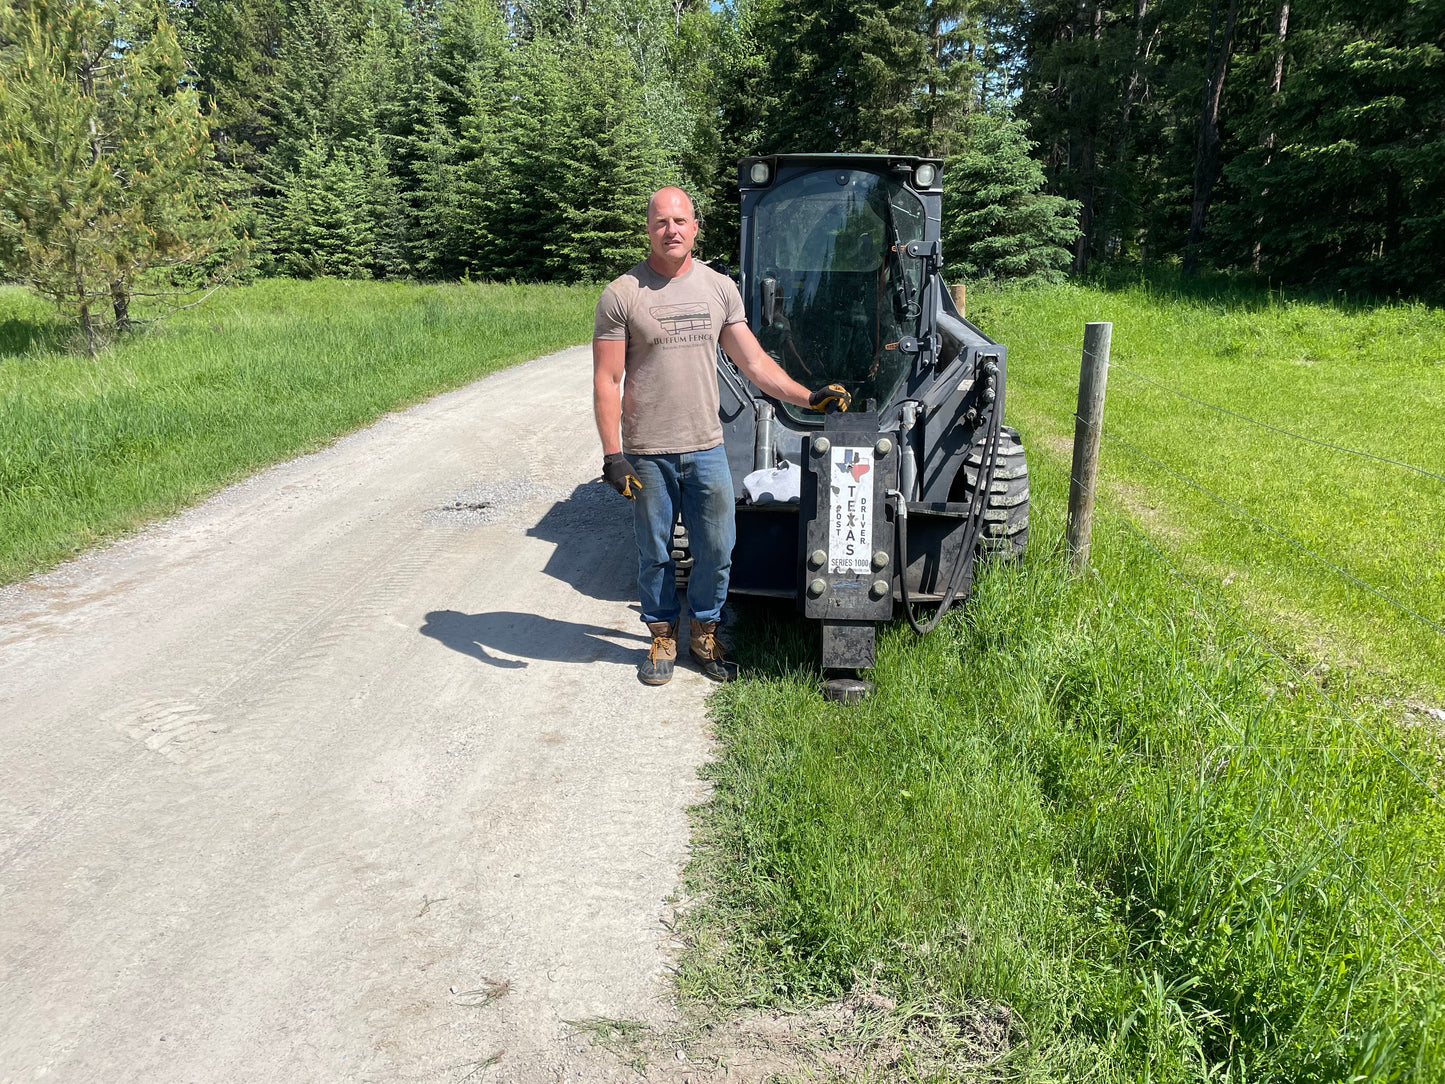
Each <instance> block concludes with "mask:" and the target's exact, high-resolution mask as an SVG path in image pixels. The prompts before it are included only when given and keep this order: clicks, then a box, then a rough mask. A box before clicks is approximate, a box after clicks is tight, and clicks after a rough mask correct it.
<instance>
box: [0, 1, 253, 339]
mask: <svg viewBox="0 0 1445 1084" xmlns="http://www.w3.org/2000/svg"><path fill="white" fill-rule="evenodd" d="M0 40H4V41H7V42H9V43H10V47H9V48H8V49H6V50H5V51H4V54H3V63H4V68H3V70H0V206H3V212H0V230H3V231H4V232H5V233H6V234H7V235H8V236H7V240H6V241H5V242H4V243H3V245H0V248H3V249H4V250H5V251H6V252H7V253H8V254H9V257H10V259H11V260H12V261H13V263H12V265H11V268H10V270H11V271H12V273H14V274H17V275H18V276H20V277H21V278H23V279H24V280H25V281H26V282H27V283H28V284H29V285H30V286H31V288H32V289H34V290H35V291H36V292H37V293H39V294H41V295H42V296H44V297H46V298H48V299H50V300H51V301H52V302H54V303H55V304H56V305H57V306H58V307H59V308H60V309H61V310H62V311H63V312H66V313H68V314H70V315H72V316H73V317H74V318H75V319H76V320H77V322H78V324H79V327H80V331H81V334H82V336H83V339H84V343H85V347H86V349H87V351H88V352H90V353H91V354H94V353H95V351H96V350H97V349H98V348H99V346H100V343H101V341H102V339H103V335H104V333H105V331H106V330H108V329H110V328H114V329H118V330H122V331H124V330H127V329H128V328H129V327H130V324H131V320H132V318H133V317H132V313H131V308H130V306H131V301H132V299H133V298H134V297H135V296H136V294H137V291H140V292H141V293H142V294H144V295H145V297H146V298H147V300H150V299H154V298H167V297H175V296H176V295H177V294H178V293H181V292H184V291H185V290H186V289H187V288H188V286H189V285H194V284H195V283H196V282H197V281H198V280H205V279H208V278H214V277H216V276H224V275H225V274H227V273H229V271H231V270H232V269H233V268H234V266H235V265H236V264H237V262H238V261H239V260H240V259H242V258H243V256H244V248H243V246H238V245H236V243H235V241H234V238H233V237H232V236H231V234H230V218H229V215H228V214H227V212H226V210H225V208H224V206H222V205H220V204H219V202H218V200H217V199H216V195H215V189H214V185H213V184H212V178H211V177H210V175H209V170H208V167H209V164H210V162H211V159H212V154H213V148H212V146H211V143H210V139H209V130H208V125H207V118H206V117H205V116H204V115H202V114H201V112H200V110H199V108H198V104H197V100H196V95H195V92H194V91H192V90H189V89H186V88H184V87H183V86H182V83H181V76H182V73H183V71H184V65H183V62H182V59H181V54H180V48H179V45H178V43H177V40H176V35H175V33H174V31H173V30H172V28H171V26H170V24H169V22H168V21H167V20H166V18H165V15H164V13H163V12H161V11H160V10H159V9H154V8H146V7H144V6H139V7H137V8H135V9H132V11H131V12H130V13H127V14H125V15H122V12H121V10H120V9H119V8H118V7H117V6H115V5H113V4H111V3H108V2H99V0H86V2H67V0H59V2H56V3H47V2H46V0H36V2H34V3H30V4H28V5H26V6H25V7H23V8H17V7H6V8H4V9H3V12H0ZM203 264H208V266H206V267H203V266H202V265H203ZM106 309H109V311H110V314H111V315H110V316H109V317H107V316H106V315H105V310H106Z"/></svg>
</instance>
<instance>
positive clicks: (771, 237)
mask: <svg viewBox="0 0 1445 1084" xmlns="http://www.w3.org/2000/svg"><path fill="white" fill-rule="evenodd" d="M940 165H941V164H940V163H938V162H936V161H933V160H930V159H920V158H912V157H906V158H905V157H896V156H891V155H774V156H770V157H766V158H749V159H744V160H743V161H742V162H741V163H739V188H740V192H741V196H742V237H741V246H740V247H741V253H740V254H741V270H742V275H741V279H742V290H743V297H744V300H745V302H746V307H747V311H748V317H749V323H750V326H751V327H752V330H753V333H754V334H755V335H756V336H757V338H758V341H759V342H760V343H761V344H762V346H763V348H764V349H765V350H766V351H767V352H768V353H769V354H770V355H771V356H772V357H773V358H774V359H775V360H776V361H777V362H778V364H779V365H781V366H782V368H783V369H784V370H785V371H786V372H787V373H788V375H789V376H791V377H793V379H795V380H797V381H798V382H799V383H801V384H804V385H806V386H808V387H819V386H821V385H824V384H832V383H838V384H842V385H843V386H844V387H846V388H847V389H848V390H849V392H851V393H852V395H853V399H854V401H855V402H857V403H859V404H860V405H861V404H863V403H866V402H867V401H868V400H870V399H871V400H874V401H875V402H877V403H878V404H879V406H880V407H883V406H884V405H886V404H888V403H890V402H891V401H893V400H894V398H895V397H896V396H897V395H898V393H899V391H900V388H902V386H903V384H904V381H905V379H906V377H907V376H908V375H909V372H910V370H911V369H912V368H913V367H914V366H915V364H916V363H917V362H918V360H919V356H918V355H919V346H918V344H919V343H923V344H930V345H931V344H932V342H933V335H934V328H933V327H932V326H931V325H932V320H931V318H930V317H931V314H932V312H933V310H934V308H935V307H936V304H935V303H934V299H932V298H930V297H929V296H928V291H929V290H930V289H933V288H936V287H934V286H933V284H932V282H931V276H929V275H928V274H927V261H926V259H920V258H919V256H918V253H919V252H920V251H921V250H923V251H926V250H927V249H928V247H929V244H930V242H932V243H934V244H936V242H937V238H938V234H939V212H940V204H941V195H942V189H941V184H940V181H939V173H940V168H939V167H940ZM925 349H926V347H925ZM782 409H783V410H784V411H785V412H786V413H787V415H788V418H789V421H790V422H792V423H793V424H795V425H800V426H805V427H816V426H818V425H820V424H821V419H820V418H819V417H818V415H816V414H812V413H810V412H808V411H803V410H799V409H798V408H796V407H793V406H790V405H787V404H783V405H782Z"/></svg>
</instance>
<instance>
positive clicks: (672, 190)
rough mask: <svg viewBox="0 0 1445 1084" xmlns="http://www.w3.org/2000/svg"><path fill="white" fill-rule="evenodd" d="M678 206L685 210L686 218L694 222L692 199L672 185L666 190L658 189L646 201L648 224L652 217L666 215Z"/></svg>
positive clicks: (695, 216)
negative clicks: (660, 214)
mask: <svg viewBox="0 0 1445 1084" xmlns="http://www.w3.org/2000/svg"><path fill="white" fill-rule="evenodd" d="M679 206H681V207H684V208H686V209H687V217H688V218H690V219H693V220H696V218H697V215H696V214H695V213H694V211H693V209H692V197H690V196H689V195H688V194H687V193H686V192H684V191H683V190H682V189H681V188H676V187H674V186H673V185H668V186H667V187H666V188H659V189H658V190H657V191H656V192H654V193H653V194H652V198H651V199H650V200H648V201H647V221H648V223H649V224H651V222H652V217H653V215H655V214H658V213H663V214H667V213H669V212H671V211H673V210H674V209H676V208H677V207H679Z"/></svg>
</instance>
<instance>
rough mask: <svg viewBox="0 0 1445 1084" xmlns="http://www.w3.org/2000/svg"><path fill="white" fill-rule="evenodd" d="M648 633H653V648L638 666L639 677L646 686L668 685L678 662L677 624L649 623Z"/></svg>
mask: <svg viewBox="0 0 1445 1084" xmlns="http://www.w3.org/2000/svg"><path fill="white" fill-rule="evenodd" d="M647 631H648V632H650V633H652V647H651V649H650V650H649V651H648V652H647V658H645V659H643V660H642V662H641V663H639V664H638V666H637V676H638V677H639V678H640V679H641V680H642V683H643V684H644V685H666V684H667V683H668V682H669V681H671V680H672V668H673V665H674V664H675V663H676V662H677V622H676V621H674V622H672V623H671V624H669V623H668V622H666V621H649V622H648V623H647Z"/></svg>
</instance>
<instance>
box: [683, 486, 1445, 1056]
mask: <svg viewBox="0 0 1445 1084" xmlns="http://www.w3.org/2000/svg"><path fill="white" fill-rule="evenodd" d="M1032 483H1033V500H1034V502H1035V509H1036V510H1035V512H1034V517H1035V518H1034V520H1033V531H1034V535H1033V541H1032V543H1031V546H1032V550H1031V552H1030V554H1029V555H1028V557H1027V558H1026V559H1025V560H1024V561H1023V562H1022V563H1021V564H1019V565H1016V566H1002V567H995V568H993V569H992V570H990V571H988V572H986V573H985V574H984V575H983V577H982V579H981V582H980V583H979V585H978V588H977V592H976V596H975V598H974V599H973V601H972V602H971V603H970V604H969V606H968V607H967V609H966V610H965V611H964V612H962V613H959V614H957V615H956V616H951V617H950V618H949V619H948V620H947V621H946V622H945V624H944V625H943V626H942V627H941V628H940V629H939V630H938V631H937V632H935V633H934V634H933V635H931V636H930V637H928V638H926V639H921V640H920V639H918V638H916V637H914V636H913V634H912V633H911V632H910V631H909V630H908V629H907V628H906V627H900V626H899V625H897V624H895V625H894V626H892V627H890V628H888V629H887V630H885V631H884V632H883V633H882V635H881V639H880V648H879V665H878V667H877V670H876V671H875V673H874V674H873V677H874V679H875V680H876V681H877V683H878V692H877V694H876V695H875V697H874V698H873V699H872V700H871V701H869V702H867V703H865V704H864V705H861V706H857V707H851V708H849V707H841V706H838V705H832V704H828V703H825V702H824V701H822V700H821V698H820V697H819V695H818V693H817V691H816V680H817V679H816V674H815V672H814V671H813V668H814V667H815V666H816V651H817V646H816V643H815V641H814V639H813V638H812V637H810V635H809V634H808V632H807V630H805V629H801V628H800V627H799V626H800V623H799V622H798V621H796V620H795V619H794V618H792V616H791V615H790V614H789V613H787V612H786V610H782V611H778V610H769V609H759V608H756V607H745V608H743V609H742V619H741V621H740V624H739V628H738V629H737V632H736V636H735V639H736V642H737V644H738V653H739V656H740V662H741V664H742V666H743V669H744V671H745V673H746V674H747V675H748V676H747V677H746V678H745V679H744V680H742V681H740V682H739V683H737V684H736V685H733V686H730V687H728V688H726V689H725V690H724V691H723V692H722V693H720V694H719V696H718V697H717V698H716V699H715V701H714V704H715V708H716V714H717V720H718V729H719V733H720V735H721V737H722V739H723V743H724V748H725V751H726V752H725V756H724V757H723V758H722V759H721V760H720V761H719V762H717V763H716V764H714V765H713V766H712V767H711V768H710V769H709V774H710V776H711V778H712V780H713V782H714V785H715V788H716V789H715V793H714V797H713V799H712V801H711V802H710V803H709V804H708V805H707V806H705V807H703V808H702V809H701V810H699V813H698V816H699V823H698V853H699V857H698V858H697V860H696V861H695V863H694V867H693V870H692V876H693V881H692V885H691V889H692V891H693V892H694V893H695V894H696V895H697V897H698V899H699V900H700V902H699V903H698V904H696V905H695V906H694V908H693V909H692V910H691V911H690V912H689V913H688V915H687V918H686V921H685V932H686V933H687V936H688V938H689V940H690V944H691V949H690V951H689V953H688V955H687V957H686V959H685V961H684V965H683V968H682V972H681V982H682V986H683V989H684V990H686V991H688V992H689V993H691V994H692V995H694V996H696V997H698V998H699V999H701V1001H702V1003H703V1004H706V1005H711V1006H713V1007H714V1011H716V1012H719V1013H721V1014H728V1013H732V1012H736V1011H739V1010H741V1009H744V1008H745V1007H750V1006H760V1005H761V1006H770V1005H771V1006H788V1005H796V1004H809V1003H817V1002H819V1001H825V1000H828V999H833V998H837V997H839V996H841V995H843V994H844V993H845V992H847V991H849V990H850V989H851V988H854V987H856V986H869V987H875V988H877V989H879V990H881V991H882V992H884V993H887V994H889V995H891V996H892V997H894V998H896V999H897V1001H898V1009H897V1011H896V1012H895V1013H894V1014H892V1017H891V1019H890V1020H888V1021H885V1022H874V1023H873V1025H872V1026H873V1028H874V1029H875V1031H877V1030H882V1029H887V1028H891V1029H893V1031H894V1032H895V1033H896V1035H897V1036H899V1037H900V1040H901V1042H902V1043H903V1046H904V1049H905V1055H904V1057H903V1058H902V1059H901V1061H900V1062H899V1063H898V1064H897V1065H896V1066H894V1067H893V1068H892V1069H890V1070H888V1071H887V1072H886V1073H881V1074H880V1075H877V1076H874V1077H869V1078H868V1079H876V1080H889V1081H913V1080H919V1081H922V1080H930V1081H933V1080H963V1079H968V1080H974V1079H1008V1080H1014V1079H1018V1080H1058V1081H1101V1082H1103V1081H1138V1080H1151V1081H1194V1080H1232V1081H1280V1082H1285V1081H1289V1082H1297V1081H1327V1080H1328V1081H1345V1080H1351V1081H1364V1080H1406V1079H1409V1080H1440V1079H1445V965H1442V962H1441V957H1445V806H1442V803H1441V801H1440V800H1439V799H1438V798H1437V797H1436V796H1435V795H1436V794H1437V793H1438V792H1439V791H1440V790H1441V789H1442V788H1445V770H1442V754H1445V743H1442V742H1441V740H1440V736H1439V733H1438V732H1437V731H1433V730H1426V729H1424V728H1419V729H1414V730H1409V731H1404V732H1402V731H1401V730H1399V729H1398V727H1397V721H1398V712H1397V711H1392V710H1390V709H1388V708H1386V707H1382V706H1380V705H1378V704H1375V703H1372V702H1370V701H1368V700H1361V699H1356V698H1352V697H1348V696H1342V695H1341V694H1339V693H1338V692H1337V693H1336V694H1335V696H1334V699H1333V700H1331V699H1327V698H1326V697H1325V696H1324V695H1321V693H1320V692H1319V690H1318V689H1317V688H1316V687H1315V686H1314V685H1312V684H1310V683H1309V682H1301V681H1300V680H1298V678H1297V676H1296V675H1295V673H1294V672H1292V671H1291V670H1289V669H1288V668H1286V667H1285V666H1284V665H1282V664H1280V663H1279V662H1278V661H1277V660H1275V659H1273V658H1272V657H1270V656H1269V655H1267V654H1264V653H1262V652H1261V651H1260V650H1259V647H1258V645H1257V643H1256V641H1255V640H1254V639H1253V638H1252V636H1251V635H1250V634H1249V633H1248V632H1246V631H1244V629H1243V628H1242V627H1241V616H1242V615H1240V614H1238V613H1237V612H1236V611H1235V610H1234V609H1233V604H1232V602H1231V601H1230V599H1229V598H1228V597H1227V595H1224V594H1222V593H1220V592H1218V591H1213V592H1210V593H1209V594H1207V595H1199V594H1196V593H1195V592H1193V591H1192V590H1190V589H1189V588H1188V587H1187V586H1186V585H1184V584H1183V583H1182V582H1181V580H1180V579H1179V577H1178V576H1177V575H1176V574H1174V572H1173V571H1172V569H1171V566H1170V564H1169V563H1168V562H1167V561H1166V560H1164V559H1162V558H1161V556H1160V555H1159V553H1158V552H1157V551H1156V550H1154V549H1153V548H1152V547H1151V545H1150V544H1149V543H1148V542H1147V541H1145V540H1143V539H1141V537H1140V536H1137V535H1135V534H1133V533H1132V532H1131V531H1130V530H1129V528H1128V527H1127V526H1126V525H1124V524H1123V523H1122V522H1120V521H1118V520H1116V519H1113V518H1105V519H1103V520H1101V521H1100V522H1099V524H1098V526H1097V532H1098V533H1097V534H1096V537H1095V544H1094V552H1095V556H1096V559H1097V566H1096V567H1097V570H1098V575H1096V576H1091V577H1088V578H1082V579H1081V578H1076V577H1073V576H1071V575H1070V574H1069V573H1068V571H1067V562H1066V561H1065V560H1064V554H1063V546H1062V533H1063V523H1062V513H1061V508H1062V506H1063V504H1064V498H1065V495H1066V490H1067V470H1066V469H1061V468H1058V467H1055V466H1053V465H1052V464H1050V463H1048V462H1047V461H1040V462H1039V463H1038V464H1036V466H1035V468H1034V474H1033V478H1032ZM999 1020H1004V1021H1006V1022H1007V1025H1008V1026H1007V1028H1006V1029H1005V1030H1004V1031H1003V1032H1002V1033H1001V1032H1000V1029H999V1028H998V1026H997V1022H998V1021H999ZM979 1021H991V1022H992V1026H991V1027H990V1028H980V1027H979V1026H978V1022H979ZM941 1034H944V1035H949V1036H951V1039H950V1040H949V1041H948V1042H944V1043H942V1046H941V1048H942V1049H943V1050H944V1051H945V1054H944V1056H943V1057H942V1058H941V1059H940V1057H939V1056H938V1050H939V1049H940V1042H939V1036H940V1035H941ZM950 1050H951V1051H952V1052H953V1053H952V1055H949V1054H948V1053H947V1051H950ZM930 1052H931V1053H930ZM950 1058H951V1059H952V1060H950Z"/></svg>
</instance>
